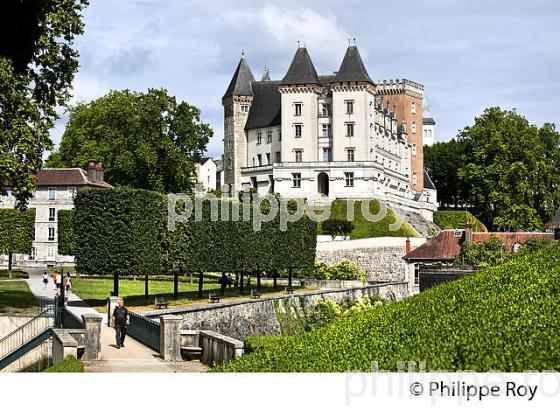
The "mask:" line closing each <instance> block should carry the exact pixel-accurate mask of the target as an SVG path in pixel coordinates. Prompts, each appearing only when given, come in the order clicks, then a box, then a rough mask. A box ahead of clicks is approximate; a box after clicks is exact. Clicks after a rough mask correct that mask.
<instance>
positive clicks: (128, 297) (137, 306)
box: [72, 277, 302, 312]
mask: <svg viewBox="0 0 560 410" xmlns="http://www.w3.org/2000/svg"><path fill="white" fill-rule="evenodd" d="M246 283H247V278H245V284H246ZM256 284H257V279H256V278H255V277H252V278H251V285H252V288H256ZM298 289H302V288H298V287H296V286H294V290H296V291H297V290H298ZM72 290H73V291H74V293H76V294H77V295H78V296H79V297H80V298H82V299H83V300H84V301H85V302H87V303H88V304H89V305H90V306H91V307H93V308H95V309H96V310H97V311H99V312H106V311H107V310H106V304H107V298H108V297H109V294H110V292H111V291H112V290H113V279H88V278H82V279H74V280H73V281H72ZM219 291H220V285H219V284H218V283H217V277H214V280H208V281H205V283H204V292H203V299H198V295H197V293H198V283H197V282H194V283H192V284H191V283H189V282H187V281H184V280H183V281H180V282H179V299H178V300H173V281H159V280H150V282H149V293H150V296H149V299H148V300H145V299H144V281H143V280H142V279H138V280H130V279H121V280H120V281H119V295H120V296H122V297H123V298H124V300H125V305H126V306H128V307H129V308H131V309H133V310H153V309H155V307H154V298H156V297H163V298H165V299H166V300H168V301H169V306H170V307H174V306H184V305H188V304H192V303H197V302H198V303H206V301H207V300H208V294H209V293H219ZM261 292H262V293H263V294H269V295H272V294H274V293H276V294H283V293H284V292H283V287H281V286H278V288H277V289H276V290H275V289H273V288H272V285H271V284H270V285H269V284H266V285H265V284H264V283H262V284H261ZM244 293H245V295H244V296H241V295H239V291H238V290H234V289H233V287H232V288H231V289H229V288H228V289H226V292H225V298H224V299H226V298H227V299H228V300H233V299H240V298H249V297H250V294H251V292H250V289H249V288H248V287H247V286H245V289H244Z"/></svg>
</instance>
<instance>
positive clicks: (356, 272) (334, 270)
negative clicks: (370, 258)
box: [327, 259, 367, 280]
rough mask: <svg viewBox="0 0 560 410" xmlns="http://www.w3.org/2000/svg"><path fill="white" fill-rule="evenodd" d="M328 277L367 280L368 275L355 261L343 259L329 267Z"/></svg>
mask: <svg viewBox="0 0 560 410" xmlns="http://www.w3.org/2000/svg"><path fill="white" fill-rule="evenodd" d="M327 279H332V280H334V279H338V280H367V275H366V273H365V272H364V270H363V269H361V268H359V267H358V265H356V264H355V263H354V262H351V261H349V260H348V259H343V260H342V261H340V262H338V263H335V264H334V265H331V266H330V267H329V269H328V278H327Z"/></svg>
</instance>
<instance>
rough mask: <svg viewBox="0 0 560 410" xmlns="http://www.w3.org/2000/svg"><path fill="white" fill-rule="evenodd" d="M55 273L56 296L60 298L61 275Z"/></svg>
mask: <svg viewBox="0 0 560 410" xmlns="http://www.w3.org/2000/svg"><path fill="white" fill-rule="evenodd" d="M55 273H56V295H57V296H60V294H61V293H62V275H61V274H60V273H58V272H55Z"/></svg>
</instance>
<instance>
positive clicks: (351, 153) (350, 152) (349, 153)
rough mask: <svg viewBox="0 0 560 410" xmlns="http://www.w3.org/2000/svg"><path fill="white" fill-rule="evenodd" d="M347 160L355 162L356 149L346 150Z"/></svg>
mask: <svg viewBox="0 0 560 410" xmlns="http://www.w3.org/2000/svg"><path fill="white" fill-rule="evenodd" d="M346 159H347V160H348V161H350V162H353V161H354V148H346Z"/></svg>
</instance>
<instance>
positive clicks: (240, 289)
mask: <svg viewBox="0 0 560 410" xmlns="http://www.w3.org/2000/svg"><path fill="white" fill-rule="evenodd" d="M239 293H241V294H243V272H241V280H240V281H239Z"/></svg>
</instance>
